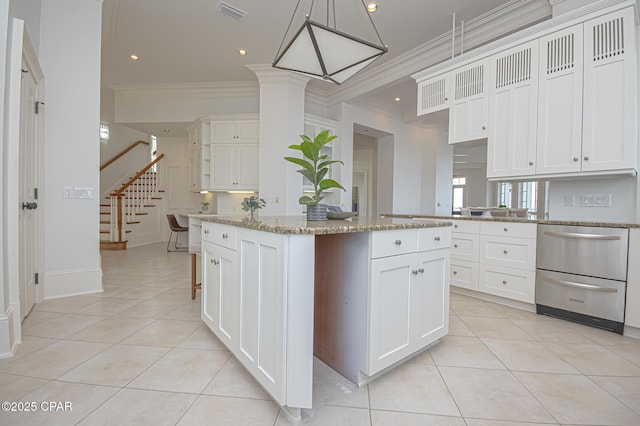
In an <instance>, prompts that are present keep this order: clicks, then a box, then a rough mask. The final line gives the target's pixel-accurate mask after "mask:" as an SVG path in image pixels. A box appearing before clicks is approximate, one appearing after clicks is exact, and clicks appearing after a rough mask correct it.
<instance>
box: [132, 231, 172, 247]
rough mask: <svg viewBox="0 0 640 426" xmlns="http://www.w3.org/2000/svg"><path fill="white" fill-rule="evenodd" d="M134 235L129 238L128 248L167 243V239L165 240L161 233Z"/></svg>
mask: <svg viewBox="0 0 640 426" xmlns="http://www.w3.org/2000/svg"><path fill="white" fill-rule="evenodd" d="M133 234H134V233H132V234H130V235H129V236H128V239H129V241H128V242H127V247H139V246H146V245H147V244H153V243H159V242H162V241H165V242H166V241H167V239H166V238H163V237H162V235H161V234H160V233H159V232H150V233H148V234H141V235H140V234H139V235H133Z"/></svg>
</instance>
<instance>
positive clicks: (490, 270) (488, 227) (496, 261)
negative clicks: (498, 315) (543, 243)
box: [450, 220, 537, 304]
mask: <svg viewBox="0 0 640 426" xmlns="http://www.w3.org/2000/svg"><path fill="white" fill-rule="evenodd" d="M465 222H467V223H465ZM469 222H470V223H473V222H474V221H472V220H459V221H454V231H457V232H453V233H452V238H451V240H452V249H451V269H450V280H451V285H452V286H455V287H460V288H464V289H467V290H474V291H478V292H482V293H487V294H492V295H495V296H500V297H504V298H507V299H512V300H517V301H520V302H525V303H530V304H533V303H535V268H536V230H537V225H536V224H533V223H515V222H504V221H500V222H498V221H476V222H475V226H474V225H470V224H469Z"/></svg>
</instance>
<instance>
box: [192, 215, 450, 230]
mask: <svg viewBox="0 0 640 426" xmlns="http://www.w3.org/2000/svg"><path fill="white" fill-rule="evenodd" d="M201 219H202V221H203V222H212V223H219V224H221V225H230V226H236V227H240V228H246V229H254V230H257V231H264V232H271V233H275V234H300V235H329V234H348V233H355V232H370V231H389V230H399V229H420V228H441V227H449V226H452V225H453V223H452V222H451V221H448V220H446V219H443V218H439V219H436V220H429V221H425V220H413V218H409V217H387V218H365V219H357V218H354V219H353V222H352V221H351V220H326V221H318V222H311V221H309V222H308V221H306V220H305V218H304V217H297V216H290V217H288V216H275V217H263V218H257V219H253V220H252V219H250V218H248V217H246V216H245V217H239V216H206V217H201Z"/></svg>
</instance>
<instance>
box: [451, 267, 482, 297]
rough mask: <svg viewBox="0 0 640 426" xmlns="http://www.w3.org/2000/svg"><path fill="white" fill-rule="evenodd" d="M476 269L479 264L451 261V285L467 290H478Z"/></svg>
mask: <svg viewBox="0 0 640 426" xmlns="http://www.w3.org/2000/svg"><path fill="white" fill-rule="evenodd" d="M478 267H479V264H478V263H476V262H465V261H463V260H455V261H454V260H452V261H451V272H450V275H449V280H450V283H451V285H454V286H456V287H462V288H467V289H469V290H478Z"/></svg>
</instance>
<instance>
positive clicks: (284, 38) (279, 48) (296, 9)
mask: <svg viewBox="0 0 640 426" xmlns="http://www.w3.org/2000/svg"><path fill="white" fill-rule="evenodd" d="M300 1H301V0H298V3H296V8H295V9H294V10H293V14H292V15H291V19H290V20H289V25H287V30H286V31H285V32H284V36H283V37H282V41H281V42H280V47H278V52H277V53H276V58H277V57H278V56H279V55H280V52H281V51H282V46H284V41H285V40H286V39H287V34H289V30H290V29H291V24H293V18H295V17H296V12H297V11H298V8H299V7H300ZM311 9H313V1H312V2H311ZM309 16H311V10H309Z"/></svg>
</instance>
